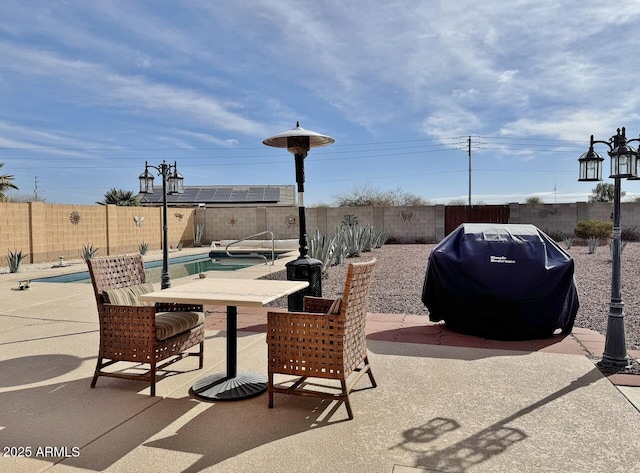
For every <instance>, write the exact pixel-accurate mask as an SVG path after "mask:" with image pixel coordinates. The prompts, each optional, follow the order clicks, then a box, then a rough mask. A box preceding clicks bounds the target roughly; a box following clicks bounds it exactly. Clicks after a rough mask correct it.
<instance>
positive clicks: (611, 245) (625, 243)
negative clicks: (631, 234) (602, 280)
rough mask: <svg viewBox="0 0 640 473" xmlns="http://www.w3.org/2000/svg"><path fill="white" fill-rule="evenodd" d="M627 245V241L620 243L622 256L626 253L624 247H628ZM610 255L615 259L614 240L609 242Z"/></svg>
mask: <svg viewBox="0 0 640 473" xmlns="http://www.w3.org/2000/svg"><path fill="white" fill-rule="evenodd" d="M627 243H628V242H627V241H621V242H620V254H622V252H623V251H624V247H625V246H627ZM609 254H610V255H611V258H613V240H610V241H609Z"/></svg>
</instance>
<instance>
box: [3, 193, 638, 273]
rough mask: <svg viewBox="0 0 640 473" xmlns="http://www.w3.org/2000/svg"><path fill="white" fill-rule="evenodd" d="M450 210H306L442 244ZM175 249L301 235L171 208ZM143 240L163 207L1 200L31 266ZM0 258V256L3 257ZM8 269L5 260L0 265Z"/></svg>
mask: <svg viewBox="0 0 640 473" xmlns="http://www.w3.org/2000/svg"><path fill="white" fill-rule="evenodd" d="M509 210H510V222H511V223H531V224H533V225H536V226H537V227H538V228H540V229H542V230H543V231H546V232H549V233H553V234H554V235H555V234H558V233H560V234H564V235H566V236H570V235H573V231H574V229H575V226H576V224H577V223H578V222H579V221H581V220H604V221H610V219H611V214H612V212H613V204H611V203H586V202H578V203H567V204H510V205H509ZM444 216H445V206H444V205H435V206H421V207H312V208H307V209H306V220H307V231H308V234H309V235H313V234H314V233H315V230H316V229H319V230H320V231H321V232H322V233H332V232H334V231H335V229H336V227H337V226H338V225H339V224H340V223H341V222H342V221H343V220H345V219H346V218H349V219H355V220H357V222H358V223H359V224H361V225H373V226H374V227H375V228H378V229H381V230H385V231H386V232H387V233H388V234H389V235H390V236H392V237H394V238H396V239H398V240H399V241H406V242H415V241H424V242H438V241H440V240H442V239H443V238H444V236H445V235H444ZM167 223H168V228H169V246H170V247H171V248H175V247H176V246H177V245H178V244H179V243H182V244H183V245H184V246H186V247H188V246H192V245H193V240H194V236H195V227H196V224H201V225H204V235H203V237H202V244H203V245H204V246H208V245H209V244H210V242H211V241H212V240H238V239H241V238H246V237H247V236H249V235H253V234H256V233H259V232H263V231H266V230H268V231H271V232H273V233H274V236H275V238H276V239H289V238H298V232H299V225H300V222H299V217H298V209H297V207H294V206H290V207H286V206H285V207H249V206H244V207H211V208H192V209H188V208H169V209H168V212H167ZM622 227H623V229H625V228H627V229H635V230H639V229H640V202H625V203H623V204H622ZM142 242H146V243H148V244H149V248H150V249H152V250H154V249H160V248H162V208H161V207H117V206H115V205H107V206H102V205H69V204H47V203H43V202H30V203H6V202H1V203H0V252H4V254H5V255H6V254H7V253H8V251H9V250H11V251H13V250H22V251H23V252H24V253H29V257H28V258H27V260H25V261H28V262H31V263H34V262H35V263H38V262H45V261H57V260H58V257H60V256H63V257H64V258H66V259H75V258H79V257H80V256H81V255H82V247H83V246H84V245H92V246H93V247H94V248H96V247H97V248H99V251H98V255H101V256H103V255H108V254H123V253H135V252H138V249H139V245H140V243H142ZM0 256H1V255H0ZM4 264H6V262H5V261H4V259H3V261H2V263H0V265H3V266H4Z"/></svg>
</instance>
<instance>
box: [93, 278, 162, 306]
mask: <svg viewBox="0 0 640 473" xmlns="http://www.w3.org/2000/svg"><path fill="white" fill-rule="evenodd" d="M149 292H153V284H152V283H150V282H146V283H143V284H137V285H135V286H127V287H121V288H118V289H110V290H108V291H103V292H102V296H103V297H104V301H105V303H107V304H114V305H133V306H145V305H149V306H152V305H154V303H153V302H142V301H140V300H138V296H139V295H141V294H147V293H149Z"/></svg>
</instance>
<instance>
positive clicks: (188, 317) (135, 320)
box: [87, 255, 204, 396]
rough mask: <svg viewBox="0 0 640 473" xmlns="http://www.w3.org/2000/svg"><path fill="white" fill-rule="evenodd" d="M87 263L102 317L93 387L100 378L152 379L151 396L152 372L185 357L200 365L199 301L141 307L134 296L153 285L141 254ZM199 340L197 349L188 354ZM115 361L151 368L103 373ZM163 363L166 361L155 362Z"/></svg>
mask: <svg viewBox="0 0 640 473" xmlns="http://www.w3.org/2000/svg"><path fill="white" fill-rule="evenodd" d="M87 266H88V267H89V274H90V275H91V283H92V284H93V290H94V293H95V297H96V303H97V305H98V318H99V321H100V349H99V353H98V361H97V363H96V369H95V373H94V375H93V380H92V381H91V387H92V388H94V387H95V385H96V382H97V380H98V377H99V376H108V377H113V378H124V379H133V380H142V381H147V382H149V383H150V386H151V396H155V394H156V371H158V370H160V369H163V368H165V367H166V366H167V365H170V364H171V363H174V362H176V361H178V360H180V359H182V358H183V357H184V356H198V357H199V358H200V363H199V369H202V367H203V361H204V359H203V350H204V323H203V321H204V314H203V313H202V306H201V305H185V304H165V303H157V304H155V305H146V306H145V305H139V304H140V303H139V302H137V298H136V295H139V294H142V293H144V292H150V291H153V285H152V284H151V283H146V275H145V272H144V263H143V261H142V256H141V255H132V256H108V257H104V258H92V259H89V260H87ZM109 299H112V300H111V301H109ZM198 344H199V345H200V351H199V352H186V350H188V349H189V348H191V347H193V346H195V345H198ZM164 360H166V361H164ZM119 361H127V362H137V363H141V364H146V363H148V364H149V365H150V366H151V368H150V369H149V371H147V372H145V373H142V374H128V373H126V370H125V372H123V371H122V370H121V371H119V372H109V371H104V368H106V367H107V366H110V365H113V364H114V363H117V362H119ZM162 361H164V363H161V364H159V363H160V362H162Z"/></svg>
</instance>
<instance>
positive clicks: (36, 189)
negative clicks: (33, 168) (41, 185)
mask: <svg viewBox="0 0 640 473" xmlns="http://www.w3.org/2000/svg"><path fill="white" fill-rule="evenodd" d="M34 181H35V187H34V189H33V195H34V199H33V200H35V201H36V202H37V201H38V176H36V177H35V179H34Z"/></svg>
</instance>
